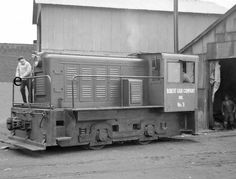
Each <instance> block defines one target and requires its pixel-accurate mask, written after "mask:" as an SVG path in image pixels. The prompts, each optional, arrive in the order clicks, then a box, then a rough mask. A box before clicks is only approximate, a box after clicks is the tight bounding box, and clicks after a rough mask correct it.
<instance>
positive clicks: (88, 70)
mask: <svg viewBox="0 0 236 179" xmlns="http://www.w3.org/2000/svg"><path fill="white" fill-rule="evenodd" d="M81 74H82V75H92V68H91V67H82V68H81ZM82 80H92V78H91V77H82Z"/></svg>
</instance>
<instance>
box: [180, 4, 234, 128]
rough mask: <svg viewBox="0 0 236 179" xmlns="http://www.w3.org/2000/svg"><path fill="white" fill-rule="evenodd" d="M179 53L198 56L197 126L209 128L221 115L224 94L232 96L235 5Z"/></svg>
mask: <svg viewBox="0 0 236 179" xmlns="http://www.w3.org/2000/svg"><path fill="white" fill-rule="evenodd" d="M181 53H185V54H195V55H199V57H200V64H199V70H200V71H199V75H200V76H199V79H200V80H199V97H200V98H199V127H200V128H201V129H206V128H208V127H210V128H211V127H213V126H214V121H220V120H221V119H222V115H221V103H222V100H223V98H224V96H225V95H226V94H227V95H229V96H230V97H231V98H232V99H233V100H234V101H235V100H236V5H235V6H234V7H232V8H231V9H230V10H229V11H227V12H226V13H225V14H224V15H223V16H222V17H221V18H220V19H218V20H217V21H215V22H214V23H213V24H211V25H210V26H209V27H208V28H207V29H206V30H205V31H203V32H202V33H201V34H200V35H198V36H197V37H196V38H195V39H193V40H192V41H191V42H190V43H188V44H187V45H186V46H185V47H184V48H182V49H181ZM235 102H236V101H235Z"/></svg>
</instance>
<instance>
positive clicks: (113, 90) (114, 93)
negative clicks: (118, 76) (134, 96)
mask: <svg viewBox="0 0 236 179" xmlns="http://www.w3.org/2000/svg"><path fill="white" fill-rule="evenodd" d="M119 96H120V95H119V85H110V97H111V98H118V97H119Z"/></svg>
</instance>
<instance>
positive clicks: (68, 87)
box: [66, 84, 77, 98]
mask: <svg viewBox="0 0 236 179" xmlns="http://www.w3.org/2000/svg"><path fill="white" fill-rule="evenodd" d="M66 97H67V98H72V84H67V85H66ZM76 97H77V88H76V87H74V98H76Z"/></svg>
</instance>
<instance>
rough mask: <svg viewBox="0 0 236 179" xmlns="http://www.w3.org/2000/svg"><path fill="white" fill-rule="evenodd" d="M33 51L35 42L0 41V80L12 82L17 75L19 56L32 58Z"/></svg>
mask: <svg viewBox="0 0 236 179" xmlns="http://www.w3.org/2000/svg"><path fill="white" fill-rule="evenodd" d="M33 51H35V47H34V45H33V44H11V43H0V62H1V65H0V82H11V81H12V79H13V78H14V76H15V72H16V66H17V63H18V61H17V58H18V57H19V56H24V57H25V58H26V59H31V54H32V52H33Z"/></svg>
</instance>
